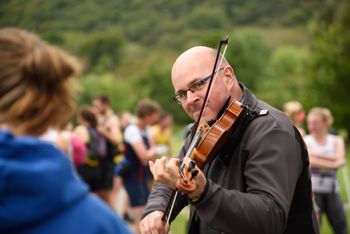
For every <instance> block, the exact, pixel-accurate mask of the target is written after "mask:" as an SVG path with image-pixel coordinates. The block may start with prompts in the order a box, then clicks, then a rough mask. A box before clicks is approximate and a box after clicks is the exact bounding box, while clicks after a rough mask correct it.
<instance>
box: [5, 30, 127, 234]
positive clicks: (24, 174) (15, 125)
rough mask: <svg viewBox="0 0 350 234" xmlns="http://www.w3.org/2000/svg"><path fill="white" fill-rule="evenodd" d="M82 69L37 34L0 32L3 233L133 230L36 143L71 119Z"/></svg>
mask: <svg viewBox="0 0 350 234" xmlns="http://www.w3.org/2000/svg"><path fill="white" fill-rule="evenodd" d="M79 71H80V63H79V62H78V61H77V59H75V58H73V57H72V56H71V55H69V54H67V53H66V52H64V51H63V50H61V49H59V48H57V47H54V46H52V45H49V44H48V43H46V42H45V41H43V40H42V39H40V38H39V37H38V36H36V35H35V34H34V33H30V32H27V31H24V30H21V29H17V28H2V29H0V180H1V186H0V197H1V206H0V233H51V234H56V233H57V234H60V233H87V234H89V233H130V232H129V230H128V229H127V227H126V226H125V224H124V223H123V222H122V220H121V219H120V218H119V217H118V216H117V215H116V214H114V213H113V212H112V211H111V210H110V209H109V208H108V206H106V205H105V204H104V203H103V202H102V201H100V200H99V199H98V198H96V197H94V196H91V195H90V194H89V190H88V188H87V186H86V185H85V184H84V183H83V182H82V181H81V180H80V179H79V178H78V177H77V176H76V173H75V172H74V170H73V167H72V163H71V161H70V160H69V159H68V158H67V157H66V156H65V155H64V154H63V152H62V151H61V150H59V149H58V148H57V147H55V146H54V145H53V144H51V143H48V142H46V141H43V140H40V139H39V137H40V136H41V135H43V134H44V133H45V132H46V131H47V130H48V129H51V128H52V129H57V128H58V127H59V126H62V125H64V124H66V123H68V122H69V121H70V120H71V117H72V115H73V113H74V109H75V101H74V98H73V93H72V90H71V87H72V83H71V82H72V79H71V78H72V77H73V76H75V75H77V74H78V73H79Z"/></svg>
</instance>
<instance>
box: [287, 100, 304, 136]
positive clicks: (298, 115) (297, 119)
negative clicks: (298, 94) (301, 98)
mask: <svg viewBox="0 0 350 234" xmlns="http://www.w3.org/2000/svg"><path fill="white" fill-rule="evenodd" d="M283 111H284V113H286V114H287V115H288V116H289V118H290V119H291V120H292V121H293V123H294V125H295V126H296V127H297V129H298V130H299V132H300V134H301V136H305V130H304V128H303V122H304V119H305V111H304V108H303V106H302V105H301V103H300V102H298V101H289V102H287V103H285V104H284V106H283Z"/></svg>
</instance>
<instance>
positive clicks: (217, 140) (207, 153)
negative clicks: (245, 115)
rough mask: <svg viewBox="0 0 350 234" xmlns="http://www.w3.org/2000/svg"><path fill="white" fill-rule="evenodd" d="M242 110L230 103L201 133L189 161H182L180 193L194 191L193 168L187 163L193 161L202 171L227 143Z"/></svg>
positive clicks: (235, 103) (236, 102)
mask: <svg viewBox="0 0 350 234" xmlns="http://www.w3.org/2000/svg"><path fill="white" fill-rule="evenodd" d="M243 109H244V108H243V107H242V105H241V103H240V102H238V101H234V102H232V103H231V104H230V105H229V106H228V107H227V108H226V110H225V111H224V113H223V114H222V116H221V117H220V118H219V119H218V120H217V121H216V122H215V123H214V124H213V125H212V126H211V127H210V128H209V129H208V130H207V131H206V132H203V133H202V134H203V136H202V137H201V140H200V141H199V143H198V145H197V146H196V147H195V148H194V149H193V150H192V152H191V154H190V156H189V158H190V160H185V161H184V165H185V166H184V167H183V168H184V169H183V171H182V173H181V174H182V175H183V178H182V179H180V180H179V183H178V185H177V187H178V189H179V190H180V191H183V192H185V193H191V192H192V191H194V190H195V184H194V183H191V180H192V177H193V173H192V172H191V171H192V169H193V167H192V166H188V164H187V163H188V162H189V161H191V160H193V161H195V164H196V165H197V166H198V167H199V168H200V169H203V168H204V166H205V164H206V163H207V162H209V161H210V159H211V158H212V157H213V155H215V154H216V153H217V152H218V150H219V149H221V147H222V146H223V145H224V144H225V143H226V142H227V139H228V138H229V136H230V134H231V133H232V132H233V131H234V129H235V123H236V120H237V118H238V117H239V116H240V114H241V113H242V111H243Z"/></svg>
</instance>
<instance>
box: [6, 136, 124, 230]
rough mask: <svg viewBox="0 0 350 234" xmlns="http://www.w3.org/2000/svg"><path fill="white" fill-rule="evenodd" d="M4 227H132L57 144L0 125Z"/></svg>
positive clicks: (15, 228)
mask: <svg viewBox="0 0 350 234" xmlns="http://www.w3.org/2000/svg"><path fill="white" fill-rule="evenodd" d="M0 233H35V234H40V233H45V234H47V233H50V234H55V233H60V234H61V233H64V234H70V233H74V234H75V233H84V234H89V233H118V234H124V233H127V234H129V233H130V231H129V229H128V228H127V226H126V224H124V223H123V221H122V220H121V219H120V218H119V217H118V216H117V214H116V213H114V212H113V211H112V209H110V208H109V207H108V206H107V205H105V204H104V203H103V202H102V201H101V200H100V199H99V198H97V197H95V196H93V195H90V194H89V191H88V188H87V186H86V185H85V184H84V183H83V182H82V181H81V180H80V179H79V178H78V176H77V175H76V173H75V171H74V169H73V167H72V163H71V162H70V161H69V159H68V158H67V157H66V156H64V155H63V153H62V152H61V151H60V150H58V149H57V148H56V147H55V146H53V145H51V144H47V143H44V142H42V141H40V140H38V139H36V138H33V137H15V136H13V135H12V134H11V133H9V132H7V131H0Z"/></svg>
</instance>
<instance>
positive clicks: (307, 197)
mask: <svg viewBox="0 0 350 234" xmlns="http://www.w3.org/2000/svg"><path fill="white" fill-rule="evenodd" d="M216 54H217V51H216V50H214V49H211V48H208V47H203V46H197V47H193V48H191V49H189V50H187V51H186V52H184V53H183V54H181V55H180V56H179V57H178V58H177V60H176V62H175V64H174V65H173V67H172V71H171V77H172V84H173V86H174V89H175V94H176V96H175V100H176V101H177V102H178V103H179V104H180V105H181V106H182V108H183V109H184V110H185V112H186V113H187V114H188V115H189V116H190V117H191V118H192V119H193V120H194V121H198V118H199V114H200V110H201V107H202V105H203V101H204V97H205V95H206V89H207V87H208V81H209V80H210V79H213V78H212V76H211V73H212V70H213V65H214V63H215V58H216ZM215 74H217V76H216V79H215V80H213V87H212V89H211V94H210V96H209V101H208V103H207V104H206V109H205V111H204V116H203V118H202V119H201V121H205V122H207V121H211V120H217V119H218V118H219V117H220V116H221V115H222V113H223V111H224V110H225V109H226V108H227V106H228V104H231V103H232V102H233V101H235V100H239V101H240V102H242V103H243V104H245V105H246V106H248V107H249V108H250V109H253V110H254V112H251V114H253V113H256V115H255V116H256V118H255V119H253V120H252V121H251V122H250V123H249V120H247V119H245V117H242V118H243V120H244V121H246V120H247V122H239V123H246V124H248V125H247V127H246V128H245V129H244V127H243V128H242V129H240V130H238V132H235V131H234V132H233V135H232V136H231V138H229V139H228V141H227V142H226V143H225V144H224V145H222V146H221V147H220V148H219V151H218V153H217V154H216V155H214V156H213V158H212V159H211V160H210V162H209V163H207V164H206V165H205V167H204V169H203V171H202V170H200V169H199V168H198V167H197V166H195V167H194V170H195V171H197V173H198V174H197V175H195V174H194V175H193V177H194V178H193V179H192V182H193V183H194V190H193V191H191V192H188V193H184V194H181V193H180V194H178V199H177V200H176V202H175V205H174V209H173V213H172V215H171V216H170V222H171V221H172V220H173V219H174V218H175V217H176V215H177V214H179V212H180V211H181V210H182V209H183V207H185V206H186V205H188V204H189V205H190V207H191V209H190V219H189V227H188V233H200V234H207V233H210V234H214V233H215V234H216V233H220V234H222V233H240V234H244V233H249V234H253V233H256V234H264V233H266V234H281V233H290V234H292V233H293V234H295V233H299V234H312V233H318V227H317V221H316V217H315V213H314V210H313V205H312V194H311V179H310V175H309V162H308V156H307V151H306V146H305V145H304V142H303V140H302V137H301V136H300V134H299V131H298V130H297V129H296V128H295V127H294V126H293V123H292V121H291V120H290V119H289V118H288V117H287V116H286V115H285V114H284V113H283V112H281V111H279V110H277V109H275V108H273V107H271V106H269V105H268V104H266V103H265V102H263V101H261V100H259V99H257V98H256V97H255V96H254V95H253V94H252V93H251V92H250V91H249V90H248V89H247V88H246V87H245V86H244V85H243V84H241V83H239V82H238V80H237V78H236V76H235V72H234V70H233V68H232V67H231V65H230V64H229V63H228V62H227V60H226V59H225V58H223V60H222V63H221V65H220V66H218V67H217V68H215ZM243 120H242V121H243ZM190 135H191V134H190ZM188 144H189V138H187V141H186V142H185V145H184V148H183V149H182V150H181V153H180V156H179V157H180V158H182V157H183V156H184V154H185V152H186V150H187V148H188ZM179 164H180V160H179V159H176V158H172V159H167V158H165V157H163V158H161V159H158V160H156V162H155V163H153V162H150V167H151V171H152V173H153V176H154V179H155V181H157V182H158V183H156V185H155V186H154V187H153V189H152V192H151V194H150V196H149V198H148V201H147V205H146V208H145V210H144V212H143V216H142V217H143V219H142V221H141V223H140V230H141V233H167V232H168V230H169V225H168V223H167V222H164V221H163V219H162V218H163V215H164V212H165V210H166V206H167V204H168V202H169V197H170V194H171V192H172V189H174V188H177V187H178V185H179V184H178V180H179V178H180V173H179V167H178V166H179Z"/></svg>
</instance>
